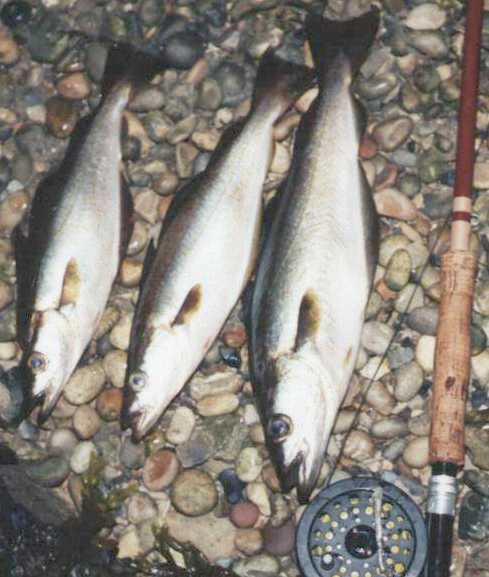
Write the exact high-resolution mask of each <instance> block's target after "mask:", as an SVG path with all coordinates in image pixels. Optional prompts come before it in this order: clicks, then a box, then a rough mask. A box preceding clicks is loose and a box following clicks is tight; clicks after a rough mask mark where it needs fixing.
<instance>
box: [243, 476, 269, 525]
mask: <svg viewBox="0 0 489 577" xmlns="http://www.w3.org/2000/svg"><path fill="white" fill-rule="evenodd" d="M246 496H247V497H248V499H249V500H250V501H251V502H252V503H254V504H255V505H256V506H257V507H258V509H260V512H261V514H262V515H264V516H265V517H270V515H271V514H272V505H271V503H270V497H269V495H268V491H267V486H266V485H265V483H260V482H259V481H254V482H252V483H248V485H247V486H246Z"/></svg>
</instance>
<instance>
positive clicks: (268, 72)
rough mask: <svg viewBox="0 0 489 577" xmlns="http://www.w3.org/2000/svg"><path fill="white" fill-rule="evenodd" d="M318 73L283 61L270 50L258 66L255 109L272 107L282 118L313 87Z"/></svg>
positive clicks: (254, 96) (254, 100)
mask: <svg viewBox="0 0 489 577" xmlns="http://www.w3.org/2000/svg"><path fill="white" fill-rule="evenodd" d="M315 76H316V75H315V72H314V70H311V69H310V68H306V67H305V66H300V65H298V64H294V63H292V62H288V61H286V60H283V59H282V58H279V57H278V56H276V55H275V54H274V53H273V51H272V50H271V49H268V50H267V51H266V52H265V54H264V56H263V57H262V59H261V61H260V65H259V67H258V72H257V75H256V81H255V90H254V93H253V104H252V108H253V109H257V108H264V107H266V108H268V109H272V110H273V111H276V117H277V118H278V117H279V116H281V115H282V114H283V113H284V112H285V111H286V110H287V109H288V108H289V107H290V106H291V104H292V103H293V102H294V101H295V100H296V99H297V98H299V96H300V95H301V94H302V93H303V92H305V91H306V90H307V89H308V88H310V87H311V86H312V84H313V82H314V79H315Z"/></svg>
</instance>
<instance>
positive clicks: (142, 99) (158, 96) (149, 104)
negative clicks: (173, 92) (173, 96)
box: [129, 86, 165, 112]
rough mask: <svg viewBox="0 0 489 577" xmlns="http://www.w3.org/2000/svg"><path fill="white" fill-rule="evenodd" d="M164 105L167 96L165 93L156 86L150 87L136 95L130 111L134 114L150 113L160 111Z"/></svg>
mask: <svg viewBox="0 0 489 577" xmlns="http://www.w3.org/2000/svg"><path fill="white" fill-rule="evenodd" d="M164 104H165V95H164V94H163V92H162V91H161V90H160V89H159V88H156V86H149V87H147V88H143V89H142V90H140V91H139V92H138V93H137V94H136V96H135V97H134V98H133V99H132V100H131V103H130V105H129V109H130V110H132V111H133V112H150V111H151V110H158V109H160V108H161V107H162V106H164Z"/></svg>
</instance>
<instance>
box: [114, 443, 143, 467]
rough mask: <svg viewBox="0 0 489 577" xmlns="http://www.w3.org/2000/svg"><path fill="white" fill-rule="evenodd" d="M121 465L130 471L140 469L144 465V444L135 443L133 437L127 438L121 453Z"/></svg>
mask: <svg viewBox="0 0 489 577" xmlns="http://www.w3.org/2000/svg"><path fill="white" fill-rule="evenodd" d="M119 459H120V462H121V464H122V465H123V466H124V467H127V468H128V469H140V468H141V467H142V466H143V465H144V459H145V449H144V444H143V443H133V442H132V440H131V437H125V438H124V439H123V441H122V445H121V450H120V452H119Z"/></svg>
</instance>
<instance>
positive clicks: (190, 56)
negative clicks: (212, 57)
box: [164, 30, 205, 69]
mask: <svg viewBox="0 0 489 577" xmlns="http://www.w3.org/2000/svg"><path fill="white" fill-rule="evenodd" d="M204 50H205V44H204V40H203V39H202V37H201V36H200V34H197V33H196V32H193V31H191V30H183V31H181V32H177V33H175V34H172V35H171V36H170V38H168V39H167V40H166V41H165V46H164V55H165V58H166V59H167V60H168V62H169V64H170V66H171V67H173V68H185V69H186V68H191V67H192V66H193V65H194V64H195V63H196V62H197V60H198V59H199V58H200V57H201V56H202V55H203V54H204Z"/></svg>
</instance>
